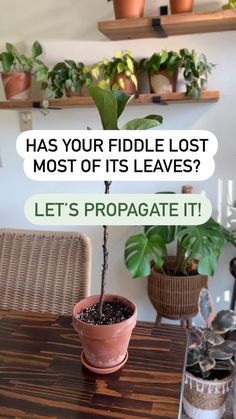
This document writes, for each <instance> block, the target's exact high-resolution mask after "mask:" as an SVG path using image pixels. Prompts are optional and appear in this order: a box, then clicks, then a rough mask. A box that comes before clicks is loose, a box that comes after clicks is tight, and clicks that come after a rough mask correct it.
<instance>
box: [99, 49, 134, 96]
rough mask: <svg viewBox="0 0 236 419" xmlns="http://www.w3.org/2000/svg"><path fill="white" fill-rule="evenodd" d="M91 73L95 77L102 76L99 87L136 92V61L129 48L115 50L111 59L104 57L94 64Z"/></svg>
mask: <svg viewBox="0 0 236 419" xmlns="http://www.w3.org/2000/svg"><path fill="white" fill-rule="evenodd" d="M92 74H93V76H94V77H95V79H98V78H99V76H101V77H102V80H100V81H99V84H98V85H99V87H101V88H104V89H107V88H111V89H112V90H120V91H122V92H124V93H126V94H129V95H135V94H136V93H137V90H138V79H137V74H138V72H137V63H136V61H135V60H134V58H133V57H132V52H131V51H129V50H125V51H117V52H116V54H115V56H114V57H112V59H111V60H109V59H107V58H104V60H103V61H102V62H100V63H98V64H94V65H93V66H92Z"/></svg>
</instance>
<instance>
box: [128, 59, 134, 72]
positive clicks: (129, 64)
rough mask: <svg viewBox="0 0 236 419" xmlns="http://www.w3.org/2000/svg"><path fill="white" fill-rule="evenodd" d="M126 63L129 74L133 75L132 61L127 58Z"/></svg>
mask: <svg viewBox="0 0 236 419" xmlns="http://www.w3.org/2000/svg"><path fill="white" fill-rule="evenodd" d="M126 62H127V67H128V69H129V70H130V71H131V73H133V72H134V63H133V60H132V59H131V58H130V57H127V59H126Z"/></svg>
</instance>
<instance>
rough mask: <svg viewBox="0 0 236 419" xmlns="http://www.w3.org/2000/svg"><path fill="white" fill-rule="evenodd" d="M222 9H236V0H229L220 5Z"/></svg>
mask: <svg viewBox="0 0 236 419" xmlns="http://www.w3.org/2000/svg"><path fill="white" fill-rule="evenodd" d="M222 9H223V10H230V9H236V0H229V1H228V3H226V4H224V5H223V6H222Z"/></svg>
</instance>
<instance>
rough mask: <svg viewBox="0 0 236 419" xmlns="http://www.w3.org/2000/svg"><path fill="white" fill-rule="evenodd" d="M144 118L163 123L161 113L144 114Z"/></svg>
mask: <svg viewBox="0 0 236 419" xmlns="http://www.w3.org/2000/svg"><path fill="white" fill-rule="evenodd" d="M145 119H154V120H156V121H158V122H159V124H162V123H163V116H161V115H154V114H152V115H148V116H145ZM168 193H173V192H168Z"/></svg>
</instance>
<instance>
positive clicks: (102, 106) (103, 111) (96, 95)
mask: <svg viewBox="0 0 236 419" xmlns="http://www.w3.org/2000/svg"><path fill="white" fill-rule="evenodd" d="M88 90H89V94H90V96H92V98H93V99H94V101H95V104H96V106H97V109H98V111H99V114H100V117H101V122H102V126H103V129H104V130H109V129H111V130H117V129H118V127H117V108H118V106H117V101H116V98H115V97H114V96H113V94H112V93H111V92H107V91H106V90H103V89H100V88H99V87H89V88H88Z"/></svg>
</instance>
